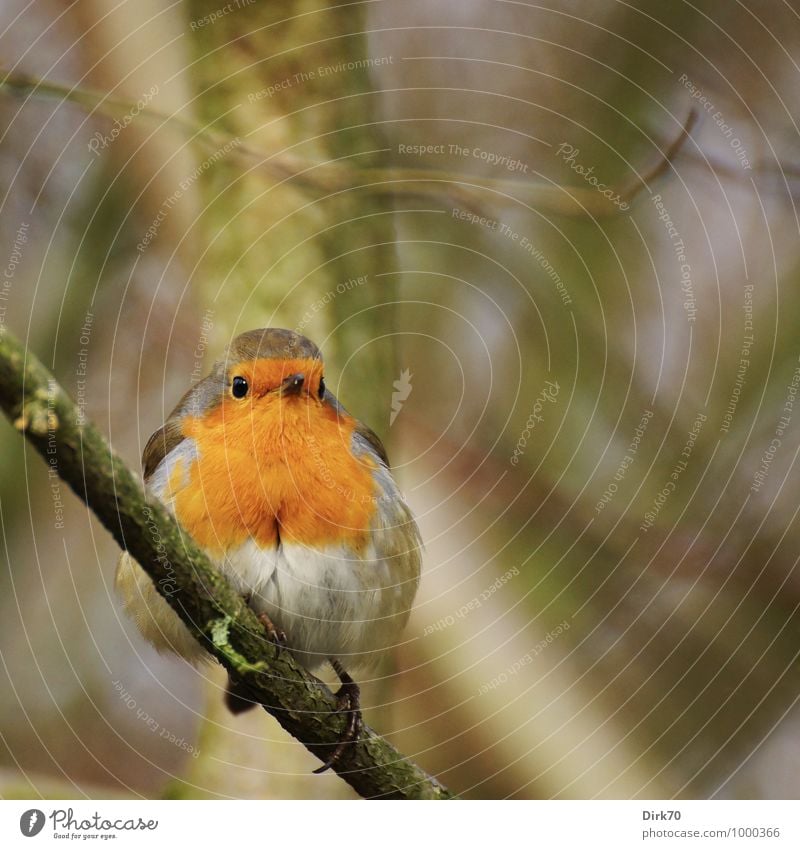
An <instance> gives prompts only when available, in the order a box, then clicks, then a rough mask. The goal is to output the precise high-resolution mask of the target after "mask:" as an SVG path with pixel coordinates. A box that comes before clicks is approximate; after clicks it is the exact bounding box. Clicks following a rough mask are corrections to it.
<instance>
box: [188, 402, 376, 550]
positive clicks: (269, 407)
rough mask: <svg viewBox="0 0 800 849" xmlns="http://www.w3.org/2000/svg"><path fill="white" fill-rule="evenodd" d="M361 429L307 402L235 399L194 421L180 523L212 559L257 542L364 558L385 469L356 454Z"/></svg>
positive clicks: (327, 408)
mask: <svg viewBox="0 0 800 849" xmlns="http://www.w3.org/2000/svg"><path fill="white" fill-rule="evenodd" d="M355 424H356V423H355V420H354V419H352V418H351V417H349V416H346V415H343V414H341V413H337V411H336V410H334V409H332V408H331V407H330V406H328V405H322V404H320V403H318V402H317V401H316V399H314V398H311V397H309V396H308V395H301V396H299V397H292V398H281V397H279V396H277V395H274V394H273V395H270V396H267V397H262V398H254V399H253V400H252V402H247V403H241V402H237V401H236V400H235V399H232V398H227V399H225V401H224V402H223V403H222V404H220V405H219V406H218V407H216V408H215V409H214V410H212V411H211V412H209V413H207V414H205V415H202V416H198V417H186V418H185V419H184V421H183V425H182V427H183V433H184V435H185V436H186V437H187V438H189V439H192V440H194V442H195V445H196V447H197V458H196V459H195V460H194V462H193V463H192V465H191V468H190V469H188V470H187V471H188V476H189V480H188V485H187V486H183V487H181V488H180V490H178V491H177V492H176V496H175V501H174V506H175V512H176V515H177V517H178V518H179V520H180V521H181V523H182V524H183V526H184V527H185V528H186V529H187V531H189V533H191V535H192V536H193V537H194V538H195V539H196V540H197V541H198V542H199V543H200V545H202V546H203V547H204V548H206V549H207V550H208V551H209V553H211V554H217V555H221V554H224V553H225V552H226V551H230V550H231V549H234V548H238V547H239V546H240V545H242V544H243V543H244V542H247V541H248V540H249V539H253V540H255V542H256V543H257V544H258V545H259V546H260V547H261V548H269V547H274V546H276V545H277V543H278V540H279V539H280V541H282V542H285V543H291V542H297V543H302V544H303V545H307V546H314V547H320V548H321V547H324V546H327V545H331V544H337V543H346V544H347V546H348V547H349V548H350V549H351V550H352V551H353V552H354V553H359V552H360V551H361V550H362V549H363V547H364V546H365V545H366V543H367V539H368V532H369V528H370V523H371V521H372V519H373V516H374V514H375V509H376V505H375V497H376V484H375V480H374V477H373V472H374V470H375V468H376V462H375V461H374V460H373V459H372V458H371V457H369V456H367V455H364V456H358V457H356V456H354V455H353V452H352V447H351V446H352V437H353V430H354V427H355Z"/></svg>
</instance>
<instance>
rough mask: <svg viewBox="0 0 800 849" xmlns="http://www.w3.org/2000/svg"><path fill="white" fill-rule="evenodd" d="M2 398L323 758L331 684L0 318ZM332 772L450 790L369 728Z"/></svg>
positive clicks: (270, 708)
mask: <svg viewBox="0 0 800 849" xmlns="http://www.w3.org/2000/svg"><path fill="white" fill-rule="evenodd" d="M0 407H2V409H3V411H4V412H5V414H6V415H7V416H8V418H9V419H10V420H11V422H12V423H13V424H14V427H16V428H17V430H19V431H20V432H22V433H23V434H24V435H25V436H26V437H27V439H28V440H29V441H30V443H31V444H32V445H33V446H34V447H35V448H36V450H37V451H38V452H39V453H40V454H41V455H42V456H43V457H44V458H45V459H46V461H47V463H48V465H49V466H50V468H51V469H54V470H55V471H57V473H58V475H59V477H60V478H61V479H62V480H64V481H66V482H67V483H68V484H69V486H70V487H71V488H72V489H73V490H74V491H75V493H76V494H77V495H78V496H79V497H80V498H82V499H83V500H84V501H85V502H86V504H87V505H88V506H89V507H90V508H91V509H92V510H93V512H94V513H95V515H96V516H97V517H98V519H100V521H101V522H102V523H103V524H104V525H105V527H106V528H107V529H108V530H109V531H110V532H111V533H112V534H113V536H114V538H115V539H116V540H117V542H118V543H119V544H120V546H122V548H124V549H126V550H127V551H129V552H130V553H131V555H132V556H133V557H135V558H136V560H138V561H139V563H140V564H141V565H142V567H143V568H144V569H145V570H146V571H147V573H148V574H149V575H150V577H151V578H152V579H153V582H154V583H155V585H156V587H157V588H158V590H159V592H160V593H161V594H162V595H163V596H164V597H165V598H166V599H167V601H168V602H169V603H170V605H172V607H173V608H174V609H175V611H176V612H177V613H178V615H179V616H180V617H181V619H182V620H183V621H184V622H185V623H186V625H187V626H188V627H189V629H190V630H191V632H192V633H193V634H194V636H195V637H196V638H197V639H198V640H199V641H200V642H201V643H202V645H203V647H204V648H205V649H206V650H207V651H209V652H210V653H211V654H212V655H214V657H216V658H217V660H218V661H219V662H220V663H221V664H222V665H223V666H224V667H225V668H226V669H227V670H229V671H230V672H232V673H234V674H235V675H236V677H238V678H239V679H240V680H241V681H242V682H243V683H244V684H245V685H246V686H247V687H248V689H249V690H250V691H251V693H252V695H253V698H254V699H255V700H256V701H258V702H259V703H260V704H261V705H263V707H264V709H265V710H266V711H267V712H268V713H270V714H271V715H272V716H274V717H275V718H276V719H277V720H278V722H279V723H280V724H281V725H282V726H283V728H285V729H286V731H288V732H289V733H290V734H291V735H292V736H293V737H295V738H296V739H297V740H299V741H300V742H301V743H302V744H303V745H304V746H305V747H306V748H307V749H308V750H309V751H310V752H312V753H313V754H314V755H316V756H317V757H318V758H320V759H321V760H325V759H326V758H327V756H328V755H329V754H330V753H331V751H332V750H333V747H335V745H336V743H337V741H338V739H339V736H340V734H341V732H342V730H343V726H344V722H345V720H344V717H343V716H341V715H338V714H335V712H334V711H335V708H336V703H335V700H334V697H333V695H332V693H331V692H330V690H328V688H327V687H326V686H325V685H324V684H323V683H322V682H320V681H318V680H317V679H316V678H314V677H313V676H312V675H310V674H309V673H308V672H306V671H305V670H304V669H302V668H301V667H300V666H298V665H297V664H296V663H295V662H294V660H293V659H292V657H291V656H290V655H289V653H288V652H282V653H278V652H277V651H276V648H275V646H274V645H273V644H272V643H271V642H270V641H269V639H267V637H266V635H265V633H264V630H263V628H262V626H261V624H260V622H259V621H258V619H257V617H256V616H255V614H254V613H253V611H252V610H251V609H250V608H249V607H248V606H247V605H246V604H245V602H244V600H243V599H242V597H241V596H240V595H239V594H238V593H237V592H236V591H235V590H234V589H233V588H232V587H231V586H230V584H228V582H227V580H226V579H225V578H224V577H223V575H222V574H221V573H220V572H218V571H217V569H216V568H215V567H214V566H212V564H211V563H210V561H209V560H208V558H207V557H206V556H205V555H204V554H203V552H202V551H201V550H200V549H199V548H198V547H197V545H196V544H195V543H194V542H193V540H192V539H191V538H190V537H189V536H188V534H186V533H185V532H184V531H183V530H182V529H181V527H180V526H179V525H178V524H177V523H176V522H175V521H174V520H173V519H172V517H171V516H170V515H169V514H168V513H167V511H166V510H165V509H164V508H163V506H162V505H160V504H159V503H155V502H152V501H147V500H146V499H145V494H144V490H143V488H142V485H141V483H140V482H139V479H138V477H137V476H135V475H134V474H133V473H132V472H131V471H130V469H128V467H127V466H126V464H125V463H124V462H123V461H122V460H121V459H120V458H119V457H118V456H117V455H116V454H114V452H113V451H112V450H111V448H110V446H109V445H108V443H107V442H106V440H105V439H104V438H103V436H102V435H101V434H100V432H99V431H98V430H97V429H96V428H95V427H94V426H93V425H92V424H91V423H88V422H85V421H84V420H83V418H82V414H81V411H80V410H79V409H78V407H77V406H76V404H75V403H74V402H73V400H72V399H71V398H70V397H69V395H68V394H67V393H66V392H65V391H64V390H63V389H62V388H61V386H59V384H58V383H57V382H56V380H55V378H54V377H53V375H52V374H50V372H49V371H48V370H47V369H46V368H45V367H44V366H43V365H42V364H41V363H40V362H39V361H38V360H37V359H36V358H35V357H34V356H33V355H32V354H31V353H30V352H29V351H27V350H26V349H25V348H24V347H23V346H22V345H21V344H20V342H19V341H18V340H17V339H15V338H14V337H13V335H12V334H11V333H10V332H8V331H7V330H5V328H2V327H0ZM334 769H335V770H336V772H337V773H338V774H339V775H340V776H341V777H342V778H343V779H344V780H345V781H346V782H347V783H348V784H349V785H350V786H351V787H352V788H353V789H354V790H355V791H356V792H357V793H359V794H360V795H361V796H363V797H365V798H394V799H446V798H450V795H451V794H450V793H449V792H448V790H447V789H446V788H445V787H443V786H442V785H441V784H440V783H439V782H438V781H436V780H435V779H434V778H431V777H430V776H429V775H427V774H426V773H425V772H423V770H421V769H420V768H419V767H418V766H417V765H416V764H414V763H412V762H411V761H409V760H407V759H406V758H404V757H403V756H402V755H401V754H400V753H399V752H398V751H397V750H396V749H395V748H394V747H393V746H391V745H390V744H389V743H388V742H386V741H385V740H384V739H383V738H382V737H380V736H378V735H377V734H376V733H375V732H374V731H372V730H371V729H369V728H366V727H365V728H364V731H363V732H362V735H361V737H360V738H359V740H358V742H357V743H356V744H354V745H353V746H350V747H348V751H347V752H346V753H345V754H344V755H343V757H342V758H341V761H340V762H339V763H337V764H336V765H335V766H334Z"/></svg>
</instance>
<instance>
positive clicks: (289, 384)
mask: <svg viewBox="0 0 800 849" xmlns="http://www.w3.org/2000/svg"><path fill="white" fill-rule="evenodd" d="M305 379H306V376H305V375H304V374H290V375H289V377H286V378H284V380H283V382H282V383H281V385H280V389H279V390H278V393H279V395H280V396H281V398H283V397H284V396H285V395H299V394H300V392H301V390H302V389H303V383H305Z"/></svg>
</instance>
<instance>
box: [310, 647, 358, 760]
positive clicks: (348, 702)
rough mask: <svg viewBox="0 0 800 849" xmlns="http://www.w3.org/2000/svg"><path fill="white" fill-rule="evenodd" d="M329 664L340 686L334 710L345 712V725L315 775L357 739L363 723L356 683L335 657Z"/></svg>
mask: <svg viewBox="0 0 800 849" xmlns="http://www.w3.org/2000/svg"><path fill="white" fill-rule="evenodd" d="M330 661H331V666H332V667H333V668H334V670H336V674H337V675H338V676H339V680H340V681H341V682H342V686H341V687H340V688H339V690H338V691H337V693H336V712H337V713H347V725H346V726H345V729H344V731H343V732H342V736H341V737H340V738H339V742H338V743H337V744H336V748H335V749H334V750H333V753H332V754H331V756H330V757H329V758H328V760H327V761H325V763H324V764H323V765H322V766H320V767H317V769H315V770H314V773H315V774H316V775H319V774H320V773H321V772H325V771H326V770H328V769H330V768H331V767H332V766H333V765H334V764H335V763H337V762H338V761H339V759H340V758H341V756H342V754H343V753H344V750H345V749H346V748H347V747H348V746H349V745H351V744H353V743H355V742H356V740H358V735H359V734H360V733H361V729H362V727H363V725H364V723H363V720H362V719H361V701H360V697H361V691H360V690H359V688H358V684H356V682H355V681H353V679H352V678H351V677H350V676H349V675H348V674H347V673H346V672H345V671H344V667H343V666H342V664H341V663H339V661H338V660H336V658H331V659H330Z"/></svg>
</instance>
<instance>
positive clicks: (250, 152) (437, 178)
mask: <svg viewBox="0 0 800 849" xmlns="http://www.w3.org/2000/svg"><path fill="white" fill-rule="evenodd" d="M4 88H5V89H7V90H9V91H11V92H15V93H16V94H18V95H21V94H26V95H28V96H30V95H37V96H44V97H53V98H56V99H59V100H62V101H67V102H71V103H75V104H77V105H79V106H81V107H83V108H84V109H87V110H88V112H89V114H90V115H92V114H94V113H95V112H97V113H99V114H102V115H105V116H106V117H109V118H117V117H119V116H122V115H123V114H124V113H125V112H132V110H134V109H135V110H136V114H138V115H142V116H143V117H146V118H149V119H150V120H158V121H160V122H161V124H162V125H166V126H174V127H175V128H176V129H179V130H180V131H181V132H182V133H184V134H186V135H188V136H189V137H190V138H191V140H192V141H194V142H195V143H197V144H201V145H203V146H204V148H213V149H214V150H219V149H220V148H223V147H225V146H226V145H230V143H231V142H233V141H236V139H234V137H233V136H231V135H230V134H226V133H220V132H219V131H217V130H211V129H209V128H208V127H205V126H203V125H201V124H198V123H196V122H195V121H192V120H190V119H187V118H185V117H183V116H181V115H177V114H172V115H169V114H167V113H166V112H161V111H160V110H158V109H155V108H153V107H152V106H150V105H147V104H145V105H143V106H141V105H138V104H136V103H134V102H133V101H131V100H129V99H126V98H121V97H116V96H113V95H111V94H109V93H108V92H101V91H96V90H94V89H91V88H86V87H83V86H77V85H74V86H69V85H64V84H61V83H56V82H52V81H50V80H43V79H38V78H36V77H32V76H29V75H28V74H23V73H20V72H17V71H11V72H7V73H5V75H4V76H3V69H2V68H0V90H2V89H4ZM696 119H697V113H696V112H695V111H694V110H692V111H691V112H690V113H689V116H688V118H687V119H686V122H685V124H684V126H683V128H682V130H681V132H680V133H679V135H678V136H677V137H676V138H675V139H674V140H673V141H672V142H671V143H670V144H669V145H668V146H667V149H666V150H665V151H664V152H663V153H662V154H661V156H660V157H659V159H658V161H657V162H656V163H654V164H653V165H652V166H650V167H649V168H647V169H645V171H644V173H643V174H641V175H634V176H633V177H632V178H631V179H629V180H627V181H625V183H624V184H623V185H620V186H619V187H614V186H610V187H608V188H609V192H610V194H611V195H612V196H613V195H617V196H618V198H619V200H620V201H623V202H625V203H626V204H627V205H630V204H631V203H632V202H633V200H634V199H635V198H636V197H637V196H638V195H639V194H640V193H641V192H642V191H643V190H644V189H645V188H646V187H647V186H648V184H649V183H651V182H652V181H653V180H655V179H656V178H657V177H659V176H660V175H661V174H663V173H664V172H665V171H666V170H667V169H668V168H669V166H670V165H671V164H672V162H673V160H674V158H675V157H676V156H677V154H678V153H679V152H680V150H681V148H682V147H683V145H684V143H685V142H686V140H687V138H688V137H689V134H690V133H691V130H692V127H693V126H694V123H695V121H696ZM238 141H239V143H238V144H237V145H236V147H235V149H233V150H231V152H230V154H229V155H230V156H231V157H239V158H245V159H250V160H256V161H257V166H256V168H255V170H256V171H262V172H264V173H265V174H267V175H268V176H269V178H270V179H272V180H275V181H277V182H285V181H289V180H291V181H292V184H293V185H296V186H298V187H299V188H301V189H303V190H304V191H308V192H312V193H316V194H320V193H325V194H336V193H339V192H348V191H352V190H353V189H356V188H357V189H359V190H361V191H366V192H369V193H371V194H375V195H378V196H388V197H392V198H396V197H410V198H423V199H428V200H438V201H440V202H446V203H448V204H450V205H457V206H461V207H463V208H465V209H468V210H470V211H474V212H477V213H481V214H485V207H486V204H487V201H491V202H493V203H494V204H495V205H498V204H502V203H513V202H514V201H515V200H518V201H521V202H522V203H525V204H528V205H530V206H532V207H534V208H538V209H542V210H546V211H548V212H552V213H555V214H558V215H567V216H593V217H598V218H603V217H607V216H613V215H618V214H619V213H620V207H619V205H618V204H617V203H614V202H613V201H612V200H610V199H609V198H607V197H605V196H604V195H603V194H601V193H600V192H598V191H596V190H595V189H591V188H586V187H585V186H575V185H569V186H559V185H556V184H550V183H545V182H541V181H534V180H529V179H525V178H523V177H521V176H516V177H514V178H508V179H493V178H490V177H478V176H476V175H473V174H466V173H458V172H451V171H440V170H437V169H434V168H430V169H428V168H404V167H389V168H368V169H364V168H357V167H353V166H351V165H347V164H343V163H341V162H315V161H313V160H308V159H304V158H302V157H298V156H295V155H293V154H289V153H286V152H282V153H269V152H267V151H264V150H260V149H259V148H257V147H253V146H252V145H248V144H244V143H242V142H241V140H238ZM624 208H625V207H623V209H624Z"/></svg>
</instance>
